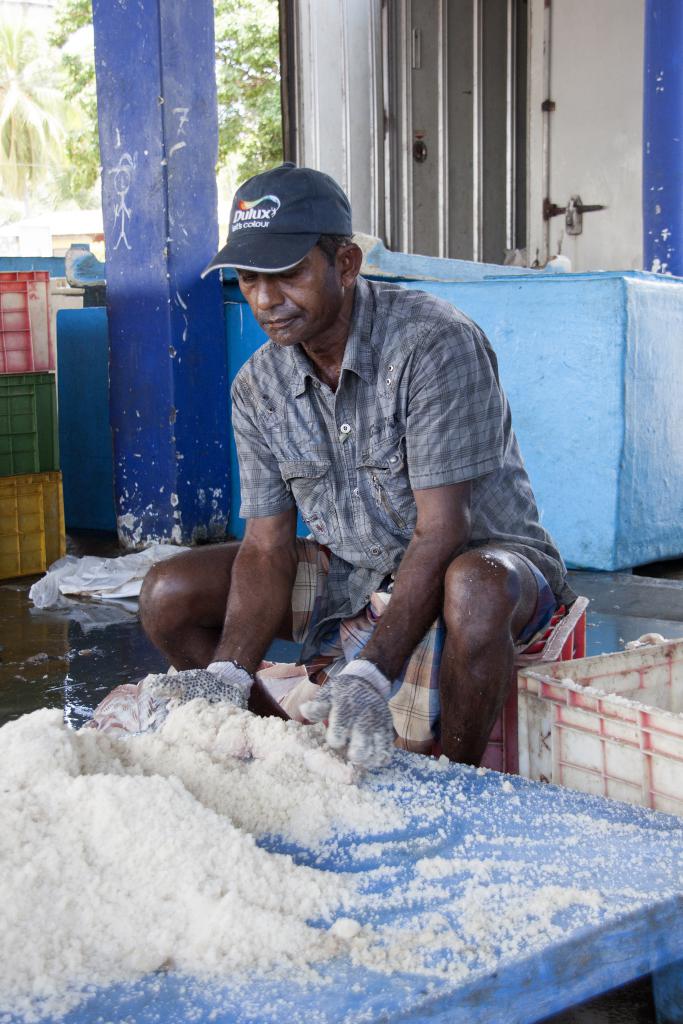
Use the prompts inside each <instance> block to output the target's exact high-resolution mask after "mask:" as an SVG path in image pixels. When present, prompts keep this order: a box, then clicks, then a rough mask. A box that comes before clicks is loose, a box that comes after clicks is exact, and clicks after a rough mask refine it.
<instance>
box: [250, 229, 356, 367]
mask: <svg viewBox="0 0 683 1024" xmlns="http://www.w3.org/2000/svg"><path fill="white" fill-rule="evenodd" d="M340 262H341V261H340V260H339V258H338V259H337V261H336V263H335V265H334V266H330V263H329V261H328V259H327V257H326V256H325V254H324V253H323V251H322V250H321V249H320V248H318V246H317V245H316V246H314V247H313V248H312V249H311V251H310V252H309V253H307V255H306V256H304V258H303V259H302V260H301V262H300V263H297V265H296V266H295V267H292V268H291V270H283V271H282V272H280V273H276V274H265V273H261V272H259V271H252V270H238V271H237V276H238V278H239V284H240V290H241V292H242V294H243V295H244V297H245V299H246V300H247V302H248V303H249V308H250V309H251V311H252V313H253V314H254V316H255V317H256V319H257V321H258V322H259V324H260V325H261V327H262V328H263V330H264V331H265V332H266V334H267V335H268V337H269V338H270V340H271V341H273V342H275V344H276V345H282V346H283V347H285V346H290V345H300V344H302V343H305V342H307V341H313V340H315V339H316V338H320V337H321V336H322V335H324V334H325V332H327V331H329V330H330V328H334V326H335V324H336V323H337V321H338V318H339V316H340V312H341V308H342V301H343V298H344V290H345V284H346V280H345V277H346V275H345V274H344V270H343V267H342V266H340ZM354 277H355V275H354Z"/></svg>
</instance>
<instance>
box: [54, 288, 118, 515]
mask: <svg viewBox="0 0 683 1024" xmlns="http://www.w3.org/2000/svg"><path fill="white" fill-rule="evenodd" d="M57 342H58V343H57V388H58V399H59V444H60V467H61V470H62V478H63V484H64V519H65V522H66V526H67V529H69V528H71V529H83V530H115V529H116V510H115V507H114V459H113V453H112V440H111V429H110V427H109V334H108V330H107V311H106V309H104V308H103V307H94V308H92V309H73V310H69V309H63V310H60V311H59V312H58V313H57Z"/></svg>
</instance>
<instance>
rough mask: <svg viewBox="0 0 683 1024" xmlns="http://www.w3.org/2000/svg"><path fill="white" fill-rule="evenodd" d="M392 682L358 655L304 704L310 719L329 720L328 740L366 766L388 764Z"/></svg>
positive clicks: (391, 732) (303, 707)
mask: <svg viewBox="0 0 683 1024" xmlns="http://www.w3.org/2000/svg"><path fill="white" fill-rule="evenodd" d="M390 693H391V683H390V682H389V680H388V679H387V677H386V676H385V675H384V673H383V672H381V671H380V669H378V668H377V666H376V665H373V663H372V662H371V661H365V660H363V659H361V658H356V659H355V660H354V661H350V662H349V663H348V665H347V666H346V668H344V669H342V671H341V672H340V673H339V675H338V676H335V677H334V678H333V679H330V680H329V681H328V682H327V683H325V685H324V686H322V687H321V689H320V694H319V695H318V696H317V697H316V698H315V699H314V700H309V701H307V702H306V703H305V704H302V706H301V710H302V712H303V714H304V715H305V716H306V718H307V719H308V720H309V721H310V722H321V721H323V719H325V718H326V719H328V721H329V725H328V728H327V742H328V743H329V745H330V746H331V747H332V748H333V749H335V750H341V749H342V748H343V747H344V746H345V745H346V743H347V742H348V749H347V751H346V759H347V760H348V761H350V762H351V763H352V764H357V765H361V766H362V767H363V768H379V767H381V766H382V765H385V764H388V763H389V761H390V760H391V754H392V750H393V746H394V727H393V724H392V720H391V711H390V710H389V704H388V700H389V695H390Z"/></svg>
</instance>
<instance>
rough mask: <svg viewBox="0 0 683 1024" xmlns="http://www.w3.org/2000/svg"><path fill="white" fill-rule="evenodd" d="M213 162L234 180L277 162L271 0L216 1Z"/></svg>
mask: <svg viewBox="0 0 683 1024" xmlns="http://www.w3.org/2000/svg"><path fill="white" fill-rule="evenodd" d="M215 12H216V83H217V87H218V131H219V140H218V164H219V167H220V166H223V165H225V164H227V163H228V161H229V158H230V157H231V156H234V157H237V173H238V176H239V178H245V177H248V176H249V175H251V174H257V173H258V172H259V171H262V170H265V169H266V168H267V167H272V166H273V165H274V164H277V163H279V162H280V161H281V160H282V123H281V108H280V57H279V39H278V32H279V19H278V5H277V2H276V0H215Z"/></svg>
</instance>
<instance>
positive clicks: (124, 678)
mask: <svg viewBox="0 0 683 1024" xmlns="http://www.w3.org/2000/svg"><path fill="white" fill-rule="evenodd" d="M69 551H70V553H72V554H76V555H83V554H99V555H102V557H110V556H112V555H114V554H116V553H117V548H116V543H115V539H114V538H112V537H111V536H107V535H105V536H95V535H78V536H73V537H71V538H70V542H69ZM641 571H643V570H641ZM653 571H655V572H664V573H666V574H667V575H668V576H671V577H673V578H661V577H658V576H652V577H650V576H644V575H632V574H629V573H592V572H572V573H571V574H570V582H571V585H572V586H573V588H574V590H576V591H577V593H580V594H583V595H585V596H586V597H588V598H589V599H590V601H591V604H590V606H589V610H588V630H587V654H589V655H591V654H604V653H608V652H610V651H617V650H622V649H623V646H624V644H625V643H626V642H628V641H629V640H635V639H637V638H638V637H639V636H642V635H643V634H644V633H650V632H656V633H661V634H662V636H664V637H665V638H667V639H673V638H677V637H683V565H682V564H681V563H678V564H675V565H673V567H672V568H671V569H670V570H668V569H667V566H664V567H663V569H662V568H661V567H655V569H654V570H653ZM33 582H34V579H33V578H27V579H18V580H7V581H4V582H0V725H3V724H4V723H5V722H7V721H10V720H11V719H14V718H17V717H18V716H19V715H22V714H26V713H28V712H31V711H35V710H37V709H38V708H44V707H51V708H61V709H62V710H63V712H64V717H65V720H66V721H67V722H68V723H69V724H70V725H71V726H73V727H75V728H78V727H79V726H80V725H82V724H83V722H85V721H86V720H87V719H88V718H89V717H90V715H91V714H92V711H93V709H94V708H95V707H96V705H97V704H98V703H99V701H100V700H101V699H102V697H104V695H105V694H106V693H108V692H109V691H110V690H111V689H112V688H113V687H114V686H117V685H118V684H119V683H123V682H135V681H137V680H138V679H141V678H142V677H143V676H144V675H146V674H147V673H148V672H162V671H164V670H165V668H166V662H165V660H164V658H163V657H162V656H161V655H160V654H159V653H158V652H157V651H156V650H155V649H154V648H153V647H152V645H151V644H150V642H149V641H148V640H147V638H146V637H145V635H144V633H143V631H142V628H141V626H140V622H139V619H138V616H137V608H136V602H135V601H132V602H129V601H125V602H123V601H115V602H111V601H110V602H95V601H73V602H70V603H69V606H68V607H66V608H58V609H47V610H39V609H36V608H34V607H32V604H31V602H30V601H29V596H28V592H29V589H30V586H31V584H32V583H33ZM295 650H296V649H295V647H294V645H292V644H283V645H280V647H279V649H274V650H272V651H271V657H274V658H279V659H280V660H292V658H293V657H294V656H295V653H294V652H295ZM654 1022H655V1012H654V1005H653V1001H652V992H651V985H650V981H649V979H643V980H642V981H640V982H637V983H635V984H633V985H629V986H627V987H626V988H625V989H622V990H619V991H616V992H614V993H609V994H607V995H606V996H602V997H600V998H599V999H597V1000H593V1001H591V1002H590V1003H588V1004H585V1005H584V1006H582V1007H577V1008H575V1009H573V1010H571V1011H568V1012H566V1013H563V1014H560V1015H559V1016H557V1017H553V1018H552V1024H654ZM547 1024H550V1021H548V1022H547Z"/></svg>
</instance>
